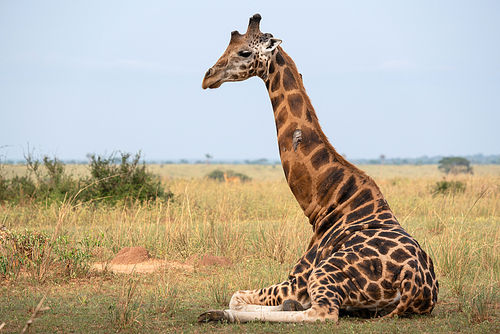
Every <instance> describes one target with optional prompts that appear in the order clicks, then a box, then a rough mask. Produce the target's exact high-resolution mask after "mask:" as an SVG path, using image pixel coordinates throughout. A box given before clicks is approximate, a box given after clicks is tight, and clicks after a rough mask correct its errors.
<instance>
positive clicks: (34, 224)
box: [0, 165, 500, 333]
mask: <svg viewBox="0 0 500 334" xmlns="http://www.w3.org/2000/svg"><path fill="white" fill-rule="evenodd" d="M361 167H362V168H363V169H364V170H366V171H367V172H368V173H369V174H370V175H372V176H373V177H374V178H375V180H376V181H377V183H378V184H379V186H380V187H381V189H382V191H383V193H384V195H385V196H386V199H387V200H388V202H389V204H390V205H391V208H392V210H393V211H394V213H395V214H396V216H397V217H398V218H399V221H400V223H401V224H402V225H403V226H404V227H405V229H407V230H408V231H409V232H410V233H411V234H413V235H414V236H415V238H416V239H417V240H418V241H419V242H420V244H421V245H422V247H423V248H424V249H425V250H426V251H427V252H428V253H429V254H431V256H432V258H433V259H434V263H435V266H436V270H437V275H438V277H439V280H440V287H441V289H440V295H439V303H438V305H437V307H436V308H435V310H434V312H433V314H432V315H431V316H414V317H408V318H400V319H372V320H362V319H356V318H343V319H341V320H340V322H339V323H337V324H333V323H327V324H295V325H293V324H262V323H250V324H236V325H227V324H208V325H199V324H197V323H196V318H197V315H198V314H199V313H201V312H203V311H206V310H207V309H212V308H221V307H227V303H228V301H229V298H230V296H231V294H232V292H234V291H235V290H238V289H253V288H258V287H262V286H265V285H268V284H272V283H275V282H277V281H281V280H284V279H286V277H287V274H288V271H289V269H290V268H291V267H292V266H293V264H294V261H296V260H297V258H298V257H299V256H300V255H301V253H302V252H303V251H304V249H305V247H306V246H307V244H308V242H309V238H310V237H311V228H310V226H309V224H308V222H307V220H306V219H305V217H304V216H303V213H302V211H301V210H300V207H299V206H298V204H297V203H296V202H295V200H294V198H293V196H292V195H291V192H290V190H289V189H288V187H287V185H286V182H285V181H284V179H283V174H282V170H281V168H280V166H246V165H238V166H213V165H211V166H206V165H164V166H150V168H151V170H153V171H154V172H155V173H158V174H160V175H161V176H162V179H163V182H165V184H166V185H167V186H168V187H169V188H170V190H171V191H172V192H173V193H174V194H175V195H176V196H175V199H174V201H172V202H168V203H165V202H153V203H149V204H145V205H140V204H136V205H132V206H120V205H118V206H115V207H108V206H91V205H86V204H76V203H74V202H71V201H67V202H64V203H60V204H50V205H49V204H45V205H44V204H36V205H35V204H33V205H23V206H11V205H4V206H2V207H0V224H5V225H6V226H7V228H8V229H10V230H11V231H14V232H19V233H21V232H23V231H25V229H28V230H31V231H46V233H47V235H48V236H50V237H54V238H55V237H57V236H65V237H66V238H67V242H68V244H69V245H75V249H76V248H77V245H81V242H82V240H98V241H99V242H98V243H95V247H94V249H93V250H92V258H91V260H92V261H95V262H103V261H104V262H105V261H109V260H110V259H111V258H112V257H113V256H114V255H115V254H116V253H117V252H118V251H119V250H120V249H121V248H122V247H127V246H144V247H146V248H147V249H148V250H149V252H150V253H151V254H152V255H153V256H154V257H156V258H159V259H166V260H168V261H170V262H171V263H172V264H174V263H181V262H183V261H184V260H186V259H188V258H190V257H191V256H193V255H195V254H207V253H211V254H213V255H217V256H225V257H227V258H229V259H231V260H232V262H233V263H234V266H229V267H226V266H223V267H222V266H221V267H217V266H210V267H202V266H197V265H195V266H194V267H193V269H192V270H186V269H185V268H184V267H182V266H174V265H172V266H170V267H167V268H165V269H163V270H158V271H157V272H155V273H152V274H139V273H135V274H113V273H111V272H109V271H103V272H92V271H91V272H88V273H85V274H75V275H69V276H68V275H64V274H63V273H61V271H60V270H59V269H60V268H59V267H58V266H57V263H51V265H47V270H46V272H43V273H40V272H39V271H36V270H33V268H35V266H32V267H30V268H31V269H30V268H28V267H27V268H26V269H23V270H20V271H19V272H17V273H11V274H9V275H6V276H4V277H3V278H2V276H1V275H0V325H1V324H2V323H3V322H5V327H4V328H3V329H1V330H0V333H4V332H5V333H11V332H20V331H21V329H22V328H23V326H24V324H25V323H26V321H27V320H28V319H29V318H30V316H31V314H32V313H33V311H34V310H35V308H36V306H37V304H38V302H39V301H40V299H41V298H42V297H43V296H46V298H47V299H46V300H45V303H44V305H46V306H48V307H50V310H47V311H44V312H43V313H42V315H41V316H40V317H39V318H38V319H36V320H35V322H34V324H33V325H32V327H31V332H36V333H59V332H61V333H68V332H70V333H71V332H74V333H81V332H86V333H109V332H117V331H118V332H123V333H136V332H137V333H139V332H148V333H165V332H189V333H209V332H230V333H233V332H236V333H246V332H248V333H253V332H257V333H264V332H265V333H268V332H269V333H278V332H291V333H304V332H308V333H323V332H326V331H328V332H333V331H335V332H339V333H378V332H380V333H420V332H432V333H450V332H454V333H458V332H463V333H498V332H500V285H499V284H500V283H499V282H500V168H499V167H500V166H474V172H475V174H474V175H459V176H454V177H447V178H446V181H450V182H451V181H455V182H461V183H462V184H463V185H464V186H463V187H462V188H460V189H455V191H453V189H452V190H450V189H448V190H447V191H448V192H444V193H437V192H436V190H437V188H436V184H437V182H440V181H443V174H442V173H440V172H439V171H438V169H437V166H361ZM6 168H10V169H6V172H7V173H11V174H12V173H22V172H23V169H21V168H19V167H16V166H6ZM16 168H17V169H16ZM75 168H76V169H75V170H74V171H73V173H74V174H75V175H83V174H84V173H85V172H86V171H85V170H84V169H82V167H81V166H76V167H75ZM217 168H218V169H223V170H229V169H230V170H233V171H235V172H237V173H243V174H246V175H248V176H250V177H251V178H252V181H250V182H245V183H239V184H225V183H221V182H216V181H214V180H209V179H206V178H204V176H205V175H206V174H208V173H209V172H211V171H212V170H214V169H217ZM54 240H55V239H54ZM58 268H59V269H58Z"/></svg>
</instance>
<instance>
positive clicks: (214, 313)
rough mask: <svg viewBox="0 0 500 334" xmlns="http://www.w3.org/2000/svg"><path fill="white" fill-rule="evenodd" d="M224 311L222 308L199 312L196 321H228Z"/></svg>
mask: <svg viewBox="0 0 500 334" xmlns="http://www.w3.org/2000/svg"><path fill="white" fill-rule="evenodd" d="M228 320H229V319H228V317H227V315H226V313H224V311H222V310H210V311H207V312H204V313H202V314H200V316H199V317H198V322H200V323H202V322H210V321H228Z"/></svg>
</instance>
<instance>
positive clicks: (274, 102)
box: [271, 94, 285, 111]
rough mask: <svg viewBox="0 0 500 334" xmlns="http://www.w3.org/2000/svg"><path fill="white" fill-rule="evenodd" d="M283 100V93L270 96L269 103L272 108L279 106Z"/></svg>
mask: <svg viewBox="0 0 500 334" xmlns="http://www.w3.org/2000/svg"><path fill="white" fill-rule="evenodd" d="M284 100H285V95H283V94H280V95H278V96H276V97H273V98H271V105H272V106H273V110H275V111H276V109H277V108H278V107H279V105H280V104H281V103H282V102H283V101H284Z"/></svg>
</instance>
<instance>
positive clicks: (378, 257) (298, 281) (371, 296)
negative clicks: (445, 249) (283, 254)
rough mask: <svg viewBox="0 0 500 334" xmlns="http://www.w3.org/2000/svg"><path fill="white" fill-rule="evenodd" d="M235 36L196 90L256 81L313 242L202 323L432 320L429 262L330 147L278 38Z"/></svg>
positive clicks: (434, 285) (255, 27)
mask: <svg viewBox="0 0 500 334" xmlns="http://www.w3.org/2000/svg"><path fill="white" fill-rule="evenodd" d="M260 20H261V16H260V15H259V14H255V15H254V16H253V17H252V18H250V23H249V25H248V29H247V32H246V33H245V34H244V35H242V34H240V33H238V32H237V31H233V32H232V33H231V41H230V42H229V46H228V47H227V49H226V51H225V52H224V54H223V55H222V56H221V57H220V59H219V60H218V61H217V63H215V65H214V66H213V67H212V68H210V69H209V70H208V72H207V73H206V75H205V78H204V79H203V84H202V87H203V88H204V89H206V88H218V87H220V86H221V85H222V84H223V83H224V82H227V81H242V80H245V79H248V78H250V77H252V76H258V77H260V78H262V80H264V82H265V84H266V87H267V90H268V92H269V97H270V98H271V104H272V107H273V110H274V117H275V120H276V128H277V131H278V146H279V152H280V158H281V163H282V165H283V170H284V173H285V177H286V180H287V182H288V185H289V186H290V188H291V190H292V192H293V194H294V196H295V198H296V199H297V201H298V202H299V204H300V206H301V208H302V209H303V210H304V214H305V215H306V216H307V217H308V218H309V222H310V223H311V225H312V229H313V232H314V233H313V236H312V239H311V242H310V243H309V247H308V248H307V250H306V252H305V254H304V255H303V256H302V257H301V258H300V259H299V260H298V262H297V264H296V265H295V267H294V268H293V269H292V271H291V273H290V276H289V279H288V280H287V281H285V282H282V283H278V284H274V285H272V286H269V287H267V288H263V289H257V290H252V291H237V292H236V293H235V294H234V295H233V296H232V298H231V301H230V303H229V310H212V311H207V312H205V313H203V314H201V315H200V317H199V318H198V321H200V322H206V321H228V322H246V321H253V320H261V321H272V322H303V321H305V322H315V321H317V320H320V321H325V320H327V319H329V320H333V321H337V320H338V318H339V312H340V313H342V314H344V313H347V314H349V313H350V312H352V314H357V313H363V314H369V315H371V316H375V315H382V316H387V317H392V316H394V315H403V314H412V313H413V314H429V313H430V312H431V311H432V310H433V308H434V306H435V305H436V302H437V295H438V281H437V280H436V275H435V274H434V267H433V264H432V260H431V258H430V257H429V256H428V255H427V254H426V253H425V252H424V251H423V250H422V248H421V247H420V245H419V244H418V242H417V241H416V240H415V239H413V238H412V237H411V236H410V235H409V234H408V232H406V231H405V230H404V229H403V227H401V225H400V224H399V223H398V221H397V219H396V217H395V216H394V214H393V213H392V211H391V209H390V208H389V205H388V204H387V202H386V200H385V199H384V196H383V195H382V193H381V191H380V189H379V187H378V186H377V185H376V184H375V181H374V180H373V179H372V178H370V177H369V176H368V175H367V174H365V173H364V172H363V171H361V170H359V169H358V168H356V167H355V166H354V165H352V164H350V163H349V162H347V161H346V160H345V159H344V158H343V157H342V156H341V155H340V154H338V153H337V152H336V151H335V149H334V148H333V147H332V146H331V144H330V143H329V142H328V139H327V138H326V136H325V134H324V133H323V131H322V130H321V127H320V125H319V123H318V118H317V116H316V113H315V112H314V109H313V107H312V105H311V101H310V100H309V97H308V96H307V94H306V91H305V89H304V86H303V84H302V80H301V76H300V74H299V72H298V71H297V68H296V67H295V64H294V62H293V61H292V59H291V58H290V57H289V56H288V55H287V54H286V53H285V51H283V49H282V48H281V47H280V46H279V45H280V44H281V40H279V39H276V38H273V35H271V34H268V33H266V34H263V33H261V32H260V28H259V23H260Z"/></svg>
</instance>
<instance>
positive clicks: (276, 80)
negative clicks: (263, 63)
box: [271, 72, 281, 93]
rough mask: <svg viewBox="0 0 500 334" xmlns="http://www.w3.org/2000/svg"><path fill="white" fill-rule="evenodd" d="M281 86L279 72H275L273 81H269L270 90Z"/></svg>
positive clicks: (275, 89)
mask: <svg viewBox="0 0 500 334" xmlns="http://www.w3.org/2000/svg"><path fill="white" fill-rule="evenodd" d="M280 87H281V75H280V72H278V73H276V75H275V76H274V79H273V82H272V83H271V92H273V93H274V92H275V91H277V90H278V89H279V88H280Z"/></svg>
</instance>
